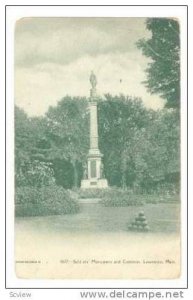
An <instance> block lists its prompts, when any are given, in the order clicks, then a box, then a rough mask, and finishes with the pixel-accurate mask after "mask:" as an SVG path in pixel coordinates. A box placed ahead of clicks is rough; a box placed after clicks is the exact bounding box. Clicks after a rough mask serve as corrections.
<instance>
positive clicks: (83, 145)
mask: <svg viewBox="0 0 193 300" xmlns="http://www.w3.org/2000/svg"><path fill="white" fill-rule="evenodd" d="M46 122H47V139H48V140H49V142H50V145H51V147H50V150H49V151H48V157H49V159H50V160H52V161H54V163H57V164H58V162H59V160H61V164H63V166H64V167H65V165H66V167H67V168H68V170H69V171H70V168H69V162H70V164H71V166H72V168H73V186H75V187H77V186H78V184H79V181H80V177H81V174H79V173H80V172H81V167H82V164H83V163H84V161H85V160H86V155H87V153H88V149H89V125H88V115H87V101H86V99H84V98H71V97H69V96H66V97H65V98H63V99H62V100H61V101H60V102H59V103H58V105H57V106H56V107H50V108H49V110H48V112H47V114H46ZM64 180H65V179H64Z"/></svg>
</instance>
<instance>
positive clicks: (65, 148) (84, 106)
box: [15, 95, 180, 191]
mask: <svg viewBox="0 0 193 300" xmlns="http://www.w3.org/2000/svg"><path fill="white" fill-rule="evenodd" d="M15 112H16V114H15V141H16V142H15V161H16V185H18V186H21V185H25V186H26V185H30V186H31V185H33V186H45V185H50V184H53V183H54V182H55V183H56V184H57V185H60V186H63V187H65V188H72V187H77V186H79V185H80V181H81V179H82V176H83V172H82V171H83V168H82V167H83V165H84V164H85V161H86V159H87V154H88V150H89V114H88V112H89V111H88V102H87V100H86V99H84V98H71V97H65V98H63V99H62V100H61V101H60V102H59V103H58V104H57V106H55V107H50V108H49V110H48V112H47V114H46V115H45V117H43V118H28V116H27V115H26V114H25V113H24V112H23V111H21V110H20V109H18V108H16V111H15ZM98 119H99V122H98V123H99V148H100V150H101V152H102V153H103V154H104V158H103V162H104V171H105V177H106V178H107V179H108V182H109V184H110V185H111V186H118V187H123V188H130V189H139V190H140V189H141V190H144V191H150V190H151V189H157V188H158V187H166V186H167V187H168V188H169V186H174V187H175V188H176V187H177V186H178V183H179V173H180V165H179V161H180V159H179V158H180V149H179V145H180V120H179V114H178V111H177V110H175V109H166V108H165V109H162V110H159V111H153V110H150V109H147V108H145V107H144V105H143V103H142V101H141V100H140V99H137V98H131V97H125V96H114V97H113V96H111V95H106V99H105V100H101V101H99V102H98ZM22 176H23V177H22ZM26 182H27V183H26Z"/></svg>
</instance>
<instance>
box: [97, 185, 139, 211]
mask: <svg viewBox="0 0 193 300" xmlns="http://www.w3.org/2000/svg"><path fill="white" fill-rule="evenodd" d="M101 203H102V204H103V205H104V206H115V207H117V206H141V205H143V203H144V201H143V200H142V199H140V198H139V197H138V196H137V195H133V194H131V193H130V191H127V190H122V189H109V190H108V192H106V194H105V195H104V198H103V199H102V201H101Z"/></svg>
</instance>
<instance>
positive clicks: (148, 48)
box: [137, 18, 180, 108]
mask: <svg viewBox="0 0 193 300" xmlns="http://www.w3.org/2000/svg"><path fill="white" fill-rule="evenodd" d="M146 27H147V29H148V30H149V31H151V34H152V36H151V38H150V39H148V40H145V39H142V40H140V41H138V43H137V46H138V48H140V49H142V51H143V54H144V55H146V56H147V57H149V58H151V62H150V63H149V65H148V68H147V69H146V73H147V80H146V81H145V82H144V83H145V85H146V87H147V88H148V90H149V92H151V93H152V94H154V93H157V94H159V95H160V96H161V97H162V98H164V99H166V104H165V107H167V108H179V106H180V34H179V23H178V21H177V20H175V19H169V18H149V19H147V21H146Z"/></svg>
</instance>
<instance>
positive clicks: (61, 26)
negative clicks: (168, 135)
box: [15, 17, 164, 116]
mask: <svg viewBox="0 0 193 300" xmlns="http://www.w3.org/2000/svg"><path fill="white" fill-rule="evenodd" d="M150 36H151V33H150V32H148V31H147V30H146V27H145V19H144V18H69V17H68V18H66V17H65V18H55V17H53V18H51V17H50V18H45V17H44V18H36V17H35V18H23V19H20V20H18V21H17V23H16V26H15V103H16V105H17V106H19V107H21V108H23V109H24V110H25V112H27V114H28V115H29V116H40V115H44V114H45V113H46V111H47V110H48V108H49V106H56V105H57V102H58V101H59V100H61V99H62V98H63V97H64V96H66V95H70V96H86V97H89V93H90V88H91V87H90V82H89V76H90V73H91V70H93V71H94V73H95V75H96V76H97V81H98V84H97V92H98V95H99V96H100V97H104V94H106V93H110V94H112V95H119V94H124V95H129V96H133V97H140V98H141V99H142V101H143V103H144V105H145V106H146V107H148V108H152V109H159V108H162V107H163V105H164V101H163V99H161V98H160V97H159V96H158V95H151V94H150V93H148V91H147V89H146V87H145V86H144V84H143V83H142V82H143V81H144V80H146V74H145V69H146V68H147V64H148V62H150V60H149V59H148V58H147V57H145V56H144V55H142V52H141V50H139V49H137V47H136V42H137V41H138V40H139V39H142V38H149V37H150Z"/></svg>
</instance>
